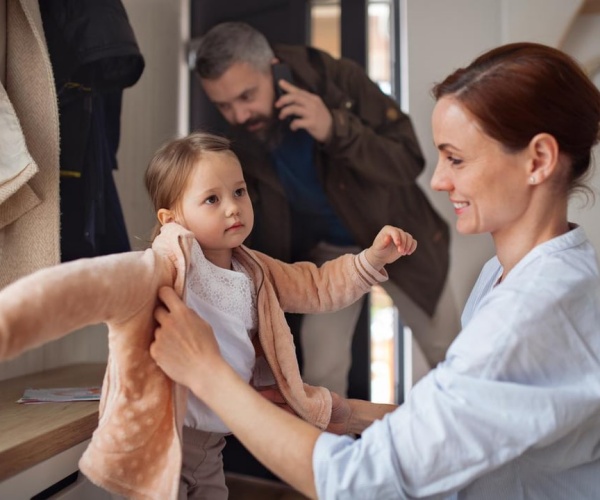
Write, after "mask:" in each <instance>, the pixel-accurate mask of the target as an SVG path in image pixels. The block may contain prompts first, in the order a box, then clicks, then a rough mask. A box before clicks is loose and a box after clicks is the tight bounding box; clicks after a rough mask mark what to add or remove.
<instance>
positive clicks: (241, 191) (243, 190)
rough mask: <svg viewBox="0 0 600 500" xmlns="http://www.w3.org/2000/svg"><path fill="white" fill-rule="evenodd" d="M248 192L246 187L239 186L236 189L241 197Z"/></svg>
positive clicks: (236, 192)
mask: <svg viewBox="0 0 600 500" xmlns="http://www.w3.org/2000/svg"><path fill="white" fill-rule="evenodd" d="M245 194H246V188H239V189H236V190H235V195H236V196H238V197H240V196H244V195H245Z"/></svg>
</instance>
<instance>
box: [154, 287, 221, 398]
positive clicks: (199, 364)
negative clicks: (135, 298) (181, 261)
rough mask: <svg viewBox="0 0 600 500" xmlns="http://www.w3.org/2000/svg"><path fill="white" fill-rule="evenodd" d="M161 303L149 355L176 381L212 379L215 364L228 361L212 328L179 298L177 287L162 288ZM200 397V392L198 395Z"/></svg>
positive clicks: (186, 382)
mask: <svg viewBox="0 0 600 500" xmlns="http://www.w3.org/2000/svg"><path fill="white" fill-rule="evenodd" d="M158 298H159V299H160V303H159V305H158V306H157V307H156V309H155V310H154V318H155V319H156V322H157V323H158V326H157V327H156V329H155V332H154V334H155V339H154V342H153V343H152V345H151V346H150V355H151V356H152V358H154V360H155V361H156V363H157V364H158V366H159V367H160V368H161V369H162V370H163V371H164V372H165V373H166V374H167V375H168V376H169V377H170V378H171V379H173V380H174V381H175V382H178V383H180V384H182V385H185V386H187V387H191V385H192V383H194V385H195V386H196V387H195V389H200V390H201V389H202V388H201V386H200V387H198V385H199V383H201V382H202V381H203V380H211V379H212V377H211V374H214V373H215V371H214V370H215V367H218V366H219V363H225V362H224V360H223V358H222V357H221V353H220V351H219V345H218V344H217V341H216V339H215V336H214V333H213V330H212V327H211V326H210V325H209V324H208V323H207V322H206V321H204V320H203V319H202V318H201V317H200V316H198V315H197V314H196V313H195V312H194V311H192V310H191V309H190V308H189V307H187V306H186V304H185V303H184V302H183V301H182V300H181V298H179V296H178V295H177V293H175V290H173V289H172V288H170V287H162V288H161V289H160V290H159V291H158ZM196 395H197V396H198V394H196Z"/></svg>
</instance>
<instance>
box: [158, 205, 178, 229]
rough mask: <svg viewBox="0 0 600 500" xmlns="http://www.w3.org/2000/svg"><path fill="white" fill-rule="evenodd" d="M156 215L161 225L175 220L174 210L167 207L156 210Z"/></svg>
mask: <svg viewBox="0 0 600 500" xmlns="http://www.w3.org/2000/svg"><path fill="white" fill-rule="evenodd" d="M156 217H157V219H158V222H160V224H161V226H164V225H165V224H167V223H169V222H173V221H174V220H175V216H174V214H173V212H172V211H171V210H169V209H167V208H161V209H159V210H158V212H156Z"/></svg>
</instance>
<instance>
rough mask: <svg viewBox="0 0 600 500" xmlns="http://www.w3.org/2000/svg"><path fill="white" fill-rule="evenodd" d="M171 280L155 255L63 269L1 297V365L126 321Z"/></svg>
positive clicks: (22, 282)
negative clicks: (95, 327) (92, 328)
mask: <svg viewBox="0 0 600 500" xmlns="http://www.w3.org/2000/svg"><path fill="white" fill-rule="evenodd" d="M169 283H172V276H170V275H169V270H168V268H166V267H165V266H160V265H159V260H158V258H157V256H156V255H155V254H154V252H153V251H152V250H146V251H145V252H127V253H119V254H113V255H108V256H102V257H94V258H90V259H79V260H76V261H72V262H68V263H65V264H59V265H56V266H52V267H49V268H45V269H42V270H39V271H36V272H35V273H33V274H30V275H27V276H25V277H23V278H20V279H19V280H17V281H15V282H14V283H11V284H10V285H8V286H7V287H5V288H4V289H2V290H1V291H0V360H4V359H9V358H13V357H15V356H17V355H19V354H21V353H22V352H24V351H26V350H29V349H32V348H34V347H37V346H40V345H42V344H45V343H47V342H49V341H51V340H54V339H58V338H60V337H63V336H65V335H67V334H68V333H70V332H72V331H74V330H77V329H79V328H82V327H84V326H87V325H92V324H97V323H107V324H109V326H110V324H117V323H123V322H125V321H127V320H128V319H129V318H131V317H133V316H134V315H135V314H136V313H137V312H138V311H140V310H141V309H142V308H143V307H144V306H146V305H147V304H148V302H149V301H152V302H154V301H155V300H156V291H157V290H158V288H159V287H160V286H161V285H163V284H169Z"/></svg>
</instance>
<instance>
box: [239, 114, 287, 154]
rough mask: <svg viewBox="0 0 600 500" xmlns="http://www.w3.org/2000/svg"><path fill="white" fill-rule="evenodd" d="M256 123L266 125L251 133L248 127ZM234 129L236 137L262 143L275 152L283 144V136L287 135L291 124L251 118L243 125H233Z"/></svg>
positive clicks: (263, 117) (269, 119)
mask: <svg viewBox="0 0 600 500" xmlns="http://www.w3.org/2000/svg"><path fill="white" fill-rule="evenodd" d="M256 123H264V124H265V126H264V127H262V128H261V129H259V130H257V131H256V132H251V131H249V130H248V127H250V126H252V125H254V124H256ZM233 129H234V132H235V134H236V135H238V136H242V137H244V138H246V139H250V140H254V141H257V142H260V143H261V144H262V145H264V146H265V147H266V148H267V149H269V150H273V149H275V148H277V146H279V144H281V141H282V140H283V135H284V134H285V132H286V130H287V129H289V124H288V123H286V121H285V120H279V119H277V118H268V117H266V116H259V117H256V118H250V119H249V120H247V121H246V122H245V123H243V124H241V125H233Z"/></svg>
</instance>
